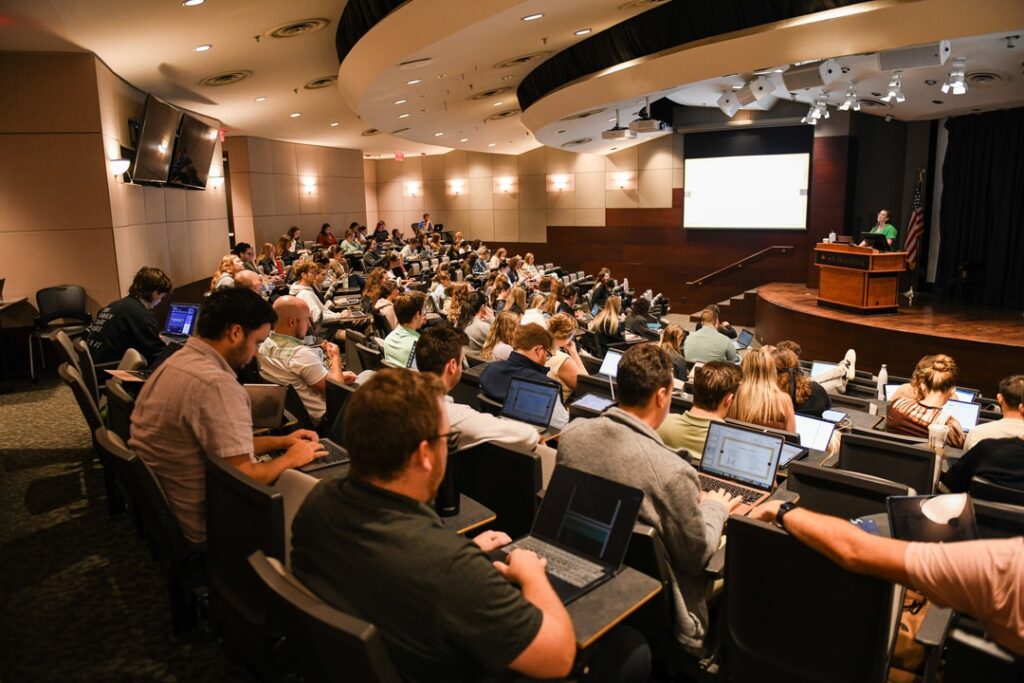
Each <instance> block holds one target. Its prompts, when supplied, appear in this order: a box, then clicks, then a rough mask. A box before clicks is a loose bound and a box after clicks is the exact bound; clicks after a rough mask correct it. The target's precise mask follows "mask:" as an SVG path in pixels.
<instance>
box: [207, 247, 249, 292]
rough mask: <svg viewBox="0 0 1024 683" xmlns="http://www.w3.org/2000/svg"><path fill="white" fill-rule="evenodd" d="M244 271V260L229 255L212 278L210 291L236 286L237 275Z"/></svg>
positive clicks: (221, 262) (223, 259) (222, 260)
mask: <svg viewBox="0 0 1024 683" xmlns="http://www.w3.org/2000/svg"><path fill="white" fill-rule="evenodd" d="M241 270H244V266H243V265H242V259H240V258H238V257H237V256H235V255H234V254H228V255H227V256H224V257H223V258H222V259H221V260H220V265H219V266H217V272H216V273H214V274H213V277H212V278H210V291H211V292H212V291H213V290H215V289H223V288H224V287H234V286H235V273H237V272H239V271H241Z"/></svg>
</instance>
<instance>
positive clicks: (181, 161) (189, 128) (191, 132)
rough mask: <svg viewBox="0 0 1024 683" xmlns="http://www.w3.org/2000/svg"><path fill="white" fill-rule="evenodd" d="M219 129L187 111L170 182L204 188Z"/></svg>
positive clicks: (169, 178)
mask: <svg viewBox="0 0 1024 683" xmlns="http://www.w3.org/2000/svg"><path fill="white" fill-rule="evenodd" d="M218 134H219V131H218V130H217V129H216V128H214V127H213V126H208V125H206V124H205V123H203V122H202V121H200V120H199V119H197V118H196V117H194V116H192V115H190V114H185V115H184V116H182V118H181V127H180V128H179V129H178V141H177V143H176V144H175V145H174V156H173V157H172V158H171V169H170V174H169V175H168V177H167V182H168V184H170V185H182V186H184V187H194V188H197V189H203V188H205V187H206V179H207V176H209V174H210V163H211V162H212V161H213V150H214V148H215V147H216V146H217V136H218Z"/></svg>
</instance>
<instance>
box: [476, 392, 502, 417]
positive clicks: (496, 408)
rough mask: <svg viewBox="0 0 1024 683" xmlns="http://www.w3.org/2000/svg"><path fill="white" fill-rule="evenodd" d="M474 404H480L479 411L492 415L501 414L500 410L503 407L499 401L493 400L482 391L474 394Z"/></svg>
mask: <svg viewBox="0 0 1024 683" xmlns="http://www.w3.org/2000/svg"><path fill="white" fill-rule="evenodd" d="M476 404H477V405H478V406H480V411H481V412H484V413H488V414H489V415H494V416H498V415H501V410H502V408H504V406H503V405H502V404H501V403H500V402H498V401H495V400H494V399H493V398H488V397H487V396H486V395H484V394H483V393H479V394H477V395H476Z"/></svg>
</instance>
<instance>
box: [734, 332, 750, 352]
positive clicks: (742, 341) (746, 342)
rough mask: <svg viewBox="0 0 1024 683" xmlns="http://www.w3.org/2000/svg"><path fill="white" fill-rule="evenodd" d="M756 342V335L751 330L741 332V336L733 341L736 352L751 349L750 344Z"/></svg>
mask: <svg viewBox="0 0 1024 683" xmlns="http://www.w3.org/2000/svg"><path fill="white" fill-rule="evenodd" d="M752 341H754V333H753V332H751V331H750V330H741V331H740V333H739V336H738V337H736V338H735V339H733V340H732V345H733V346H735V347H736V350H737V351H739V350H740V349H746V348H750V342H752Z"/></svg>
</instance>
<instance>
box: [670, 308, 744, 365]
mask: <svg viewBox="0 0 1024 683" xmlns="http://www.w3.org/2000/svg"><path fill="white" fill-rule="evenodd" d="M700 322H701V328H700V329H699V330H697V331H696V332H691V333H690V334H688V335H686V341H685V342H683V355H685V356H686V360H688V361H690V362H691V363H710V362H711V361H713V360H725V361H729V362H731V363H736V362H737V361H739V359H740V355H739V353H737V352H736V347H735V346H733V343H732V340H730V339H729V338H728V337H726V336H725V335H724V334H722V333H721V332H719V331H718V329H717V328H718V314H717V313H715V312H714V311H713V310H711V309H710V308H705V309H704V310H703V311H701V313H700Z"/></svg>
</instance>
